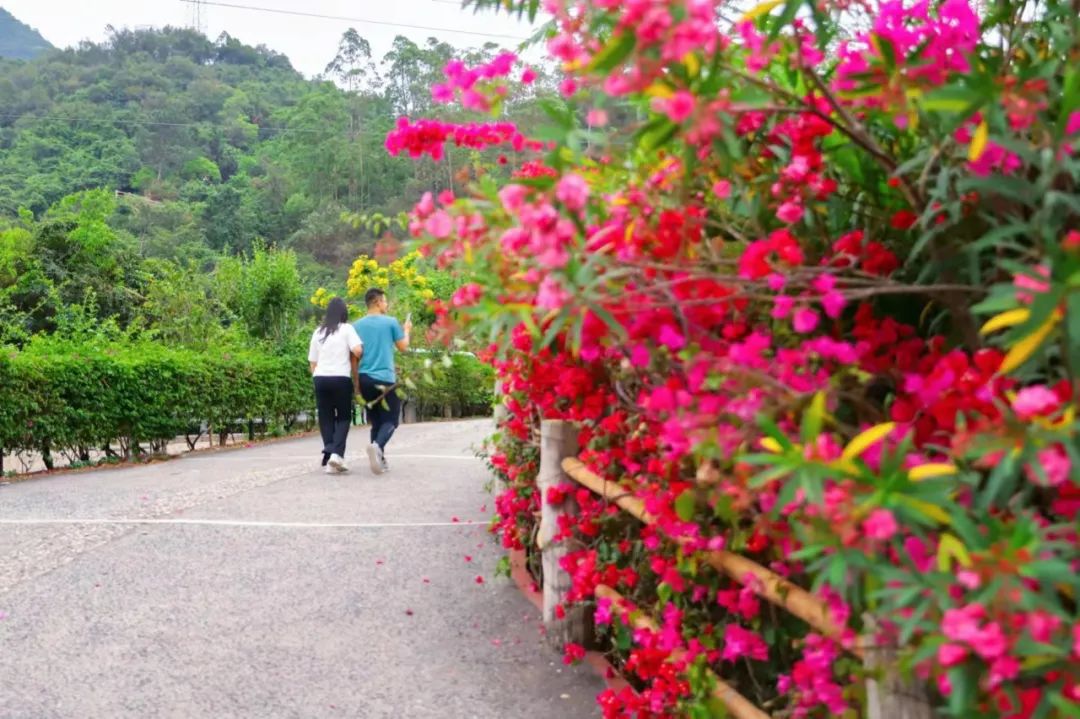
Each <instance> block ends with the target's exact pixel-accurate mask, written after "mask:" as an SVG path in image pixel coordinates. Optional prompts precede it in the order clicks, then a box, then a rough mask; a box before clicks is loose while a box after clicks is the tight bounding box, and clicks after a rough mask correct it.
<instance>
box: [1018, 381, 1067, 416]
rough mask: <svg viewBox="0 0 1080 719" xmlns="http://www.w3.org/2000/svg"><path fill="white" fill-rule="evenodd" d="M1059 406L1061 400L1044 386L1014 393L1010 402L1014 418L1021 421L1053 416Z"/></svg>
mask: <svg viewBox="0 0 1080 719" xmlns="http://www.w3.org/2000/svg"><path fill="white" fill-rule="evenodd" d="M1060 406H1061V399H1060V398H1059V397H1058V396H1057V394H1056V393H1055V392H1054V391H1053V390H1051V389H1050V388H1049V387H1047V386H1046V385H1041V384H1040V385H1034V386H1032V387H1025V388H1023V389H1022V390H1020V391H1019V392H1017V393H1016V399H1014V400H1013V402H1012V408H1013V411H1014V412H1016V416H1017V417H1019V418H1020V419H1023V420H1028V419H1031V418H1032V417H1038V416H1044V415H1050V414H1053V413H1054V412H1055V411H1057V409H1058V407H1060Z"/></svg>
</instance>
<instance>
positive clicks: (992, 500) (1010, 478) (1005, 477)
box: [975, 452, 1016, 511]
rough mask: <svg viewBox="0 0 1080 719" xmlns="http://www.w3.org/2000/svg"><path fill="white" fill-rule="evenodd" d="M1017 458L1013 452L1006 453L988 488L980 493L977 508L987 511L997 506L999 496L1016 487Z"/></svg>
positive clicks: (991, 476)
mask: <svg viewBox="0 0 1080 719" xmlns="http://www.w3.org/2000/svg"><path fill="white" fill-rule="evenodd" d="M1015 479H1016V457H1015V456H1014V455H1013V454H1012V452H1006V453H1005V456H1004V457H1003V458H1002V460H1001V461H1000V462H998V463H997V465H996V466H995V467H994V469H993V471H992V472H990V478H989V479H987V481H986V486H985V487H984V488H983V489H982V490H980V491H979V493H978V495H977V500H976V502H975V506H976V507H978V508H979V509H980V510H982V511H986V510H988V509H990V508H991V507H993V506H995V505H996V503H997V499H998V497H999V496H1003V495H1006V496H1007V492H1008V490H1011V488H1012V487H1013V486H1014V485H1015Z"/></svg>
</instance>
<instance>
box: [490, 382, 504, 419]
mask: <svg viewBox="0 0 1080 719" xmlns="http://www.w3.org/2000/svg"><path fill="white" fill-rule="evenodd" d="M492 396H493V398H494V400H495V407H494V409H493V412H494V416H495V424H496V425H499V424H501V423H502V422H503V420H505V419H506V416H507V414H508V412H507V410H506V405H505V404H503V398H502V380H501V379H497V380H495V391H494V392H493V393H492Z"/></svg>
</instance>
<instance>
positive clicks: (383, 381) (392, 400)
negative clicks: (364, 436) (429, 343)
mask: <svg viewBox="0 0 1080 719" xmlns="http://www.w3.org/2000/svg"><path fill="white" fill-rule="evenodd" d="M364 301H365V302H366V303H367V316H366V317H363V318H361V319H360V320H357V322H356V324H355V325H354V326H355V327H356V333H357V334H358V335H360V339H361V341H362V342H363V343H364V355H363V357H362V358H361V359H360V396H361V397H363V398H364V402H365V403H366V404H367V405H368V417H369V418H370V419H371V444H370V445H368V448H367V455H368V461H369V462H370V463H371V471H372V472H374V473H375V474H382V473H383V472H385V471H386V470H387V469H389V466H388V465H387V463H386V443H387V442H389V441H390V437H391V436H393V434H394V430H395V429H397V426H398V421H399V419H400V417H401V399H400V398H399V397H398V395H397V391H396V389H395V388H396V386H397V375H396V373H395V372H394V348H395V347H396V348H397V349H399V350H400V351H402V352H404V351H405V350H407V349H409V333H410V332H411V331H412V322H411V321H410V320H408V319H406V320H405V327H404V328H403V327H402V326H401V324H400V323H399V322H398V321H397V319H396V318H394V317H391V316H390V315H388V314H387V312H388V311H389V309H390V301H389V300H388V299H387V297H386V293H385V292H383V291H382V290H381V289H379V288H377V287H372V288H371V289H370V290H368V291H367V293H366V294H365V295H364Z"/></svg>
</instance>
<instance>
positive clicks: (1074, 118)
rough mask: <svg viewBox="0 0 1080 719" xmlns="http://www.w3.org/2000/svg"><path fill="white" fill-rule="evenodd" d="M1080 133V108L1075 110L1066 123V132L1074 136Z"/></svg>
mask: <svg viewBox="0 0 1080 719" xmlns="http://www.w3.org/2000/svg"><path fill="white" fill-rule="evenodd" d="M1077 133H1080V110H1073V111H1072V113H1071V114H1070V115H1069V120H1068V122H1066V123H1065V134H1066V135H1069V136H1072V135H1075V134H1077Z"/></svg>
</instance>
